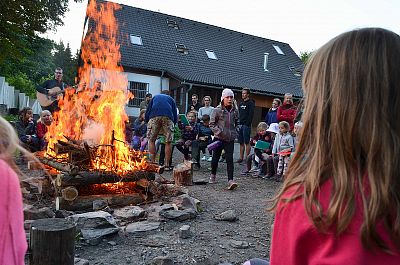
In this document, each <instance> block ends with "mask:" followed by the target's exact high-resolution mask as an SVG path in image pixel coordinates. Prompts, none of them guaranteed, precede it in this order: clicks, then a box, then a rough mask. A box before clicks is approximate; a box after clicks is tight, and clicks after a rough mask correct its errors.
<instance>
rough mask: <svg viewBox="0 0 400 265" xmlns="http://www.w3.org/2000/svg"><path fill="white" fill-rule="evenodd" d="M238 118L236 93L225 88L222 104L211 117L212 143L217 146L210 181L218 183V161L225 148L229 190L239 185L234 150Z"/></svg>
mask: <svg viewBox="0 0 400 265" xmlns="http://www.w3.org/2000/svg"><path fill="white" fill-rule="evenodd" d="M238 118H239V112H238V109H237V106H236V105H235V103H234V94H233V92H232V90H230V89H228V88H225V89H224V90H223V91H222V96H221V104H220V105H218V107H216V108H215V109H214V110H213V111H212V112H211V117H210V128H211V130H212V131H213V133H214V142H213V144H212V145H213V146H214V147H215V148H214V149H213V155H212V160H211V177H210V183H216V173H217V168H218V161H219V158H220V156H221V152H222V150H224V151H225V159H226V167H227V171H228V189H229V190H233V189H235V188H236V187H237V184H236V183H235V182H234V181H233V150H234V143H235V139H236V137H237V131H236V126H237V122H238Z"/></svg>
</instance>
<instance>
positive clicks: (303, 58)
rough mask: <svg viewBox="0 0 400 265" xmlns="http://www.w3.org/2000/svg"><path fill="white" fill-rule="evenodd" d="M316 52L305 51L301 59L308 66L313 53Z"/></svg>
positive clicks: (301, 54) (301, 53)
mask: <svg viewBox="0 0 400 265" xmlns="http://www.w3.org/2000/svg"><path fill="white" fill-rule="evenodd" d="M313 52H314V51H308V52H307V51H305V52H300V59H301V61H302V62H303V63H304V64H307V62H308V60H309V59H310V57H311V55H312V53H313Z"/></svg>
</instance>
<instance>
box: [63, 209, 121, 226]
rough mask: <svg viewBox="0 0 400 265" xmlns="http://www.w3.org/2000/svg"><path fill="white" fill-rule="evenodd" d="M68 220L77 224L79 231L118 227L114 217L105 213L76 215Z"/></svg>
mask: <svg viewBox="0 0 400 265" xmlns="http://www.w3.org/2000/svg"><path fill="white" fill-rule="evenodd" d="M67 219H72V220H73V221H74V222H75V223H76V225H77V229H89V228H98V227H101V228H105V227H116V222H115V219H114V217H113V216H112V215H111V214H109V213H107V212H104V211H97V212H88V213H81V214H74V215H71V216H69V217H67Z"/></svg>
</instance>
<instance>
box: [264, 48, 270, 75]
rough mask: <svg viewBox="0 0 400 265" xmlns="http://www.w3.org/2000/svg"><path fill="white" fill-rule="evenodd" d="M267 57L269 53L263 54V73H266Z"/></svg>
mask: <svg viewBox="0 0 400 265" xmlns="http://www.w3.org/2000/svg"><path fill="white" fill-rule="evenodd" d="M268 56H269V53H267V52H265V53H264V71H265V72H268Z"/></svg>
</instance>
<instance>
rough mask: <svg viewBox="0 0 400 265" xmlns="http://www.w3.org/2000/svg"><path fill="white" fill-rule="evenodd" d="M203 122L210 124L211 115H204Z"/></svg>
mask: <svg viewBox="0 0 400 265" xmlns="http://www.w3.org/2000/svg"><path fill="white" fill-rule="evenodd" d="M201 120H202V122H209V121H210V115H208V114H204V115H203V117H201Z"/></svg>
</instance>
